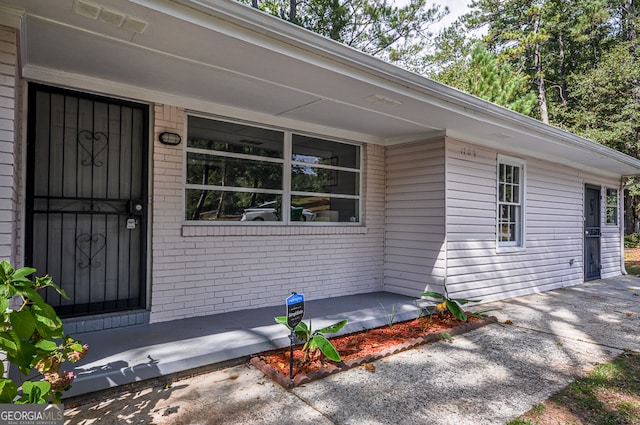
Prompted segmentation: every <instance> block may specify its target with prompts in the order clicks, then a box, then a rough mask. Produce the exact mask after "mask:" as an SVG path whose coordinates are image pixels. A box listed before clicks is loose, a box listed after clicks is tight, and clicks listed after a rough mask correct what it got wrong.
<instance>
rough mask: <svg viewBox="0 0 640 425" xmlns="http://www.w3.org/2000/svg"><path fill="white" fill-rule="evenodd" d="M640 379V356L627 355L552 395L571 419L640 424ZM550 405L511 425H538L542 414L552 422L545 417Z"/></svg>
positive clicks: (558, 408) (555, 405)
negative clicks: (639, 399) (639, 396)
mask: <svg viewBox="0 0 640 425" xmlns="http://www.w3.org/2000/svg"><path fill="white" fill-rule="evenodd" d="M639 376H640V355H638V354H636V353H623V354H621V355H620V356H618V357H617V358H615V359H614V360H613V361H612V362H610V363H605V364H602V365H599V366H597V367H596V368H595V369H594V370H593V372H591V373H590V374H589V375H587V376H584V377H579V378H578V379H576V380H575V381H574V382H572V383H570V384H569V385H567V386H566V387H565V388H564V389H562V390H560V391H559V392H557V393H556V394H554V395H553V396H551V397H550V401H551V402H552V403H553V408H554V410H555V411H561V412H566V413H565V415H566V416H567V417H569V416H571V417H575V418H586V419H588V423H590V424H599V425H600V424H601V425H605V424H607V425H608V424H616V425H617V424H638V423H640V404H639V403H638V397H637V395H638V394H640V379H639V378H638V377H639ZM546 403H547V402H544V403H540V404H536V405H535V406H533V408H532V409H531V410H530V411H529V412H527V413H526V414H525V415H523V416H524V417H520V418H517V419H514V420H512V421H510V422H508V423H507V425H535V424H537V423H538V422H536V420H538V418H539V416H540V415H543V416H542V418H544V419H548V418H547V417H545V416H544V412H545V410H546V406H547V405H548V404H546ZM525 418H532V419H533V420H529V419H525ZM542 418H540V419H542ZM542 423H543V422H542V421H541V422H540V424H542ZM544 423H548V422H544Z"/></svg>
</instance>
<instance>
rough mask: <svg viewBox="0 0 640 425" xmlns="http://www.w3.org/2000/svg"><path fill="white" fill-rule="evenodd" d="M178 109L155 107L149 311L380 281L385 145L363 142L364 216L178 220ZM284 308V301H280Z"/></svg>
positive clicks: (337, 290)
mask: <svg viewBox="0 0 640 425" xmlns="http://www.w3.org/2000/svg"><path fill="white" fill-rule="evenodd" d="M165 130H175V131H177V132H180V133H182V134H184V111H182V110H181V109H179V108H175V107H171V106H164V105H157V106H156V107H155V135H154V143H153V151H154V154H153V161H154V165H153V170H154V171H153V181H154V183H153V224H152V235H153V242H152V252H153V254H152V256H153V265H152V272H151V282H152V283H151V321H154V322H158V321H165V320H172V319H179V318H184V317H193V316H201V315H207V314H213V313H221V312H225V311H231V310H240V309H246V308H256V307H262V306H267V305H278V304H282V305H284V300H285V298H286V297H287V296H288V295H290V294H291V291H296V292H299V293H302V294H304V295H305V297H306V298H307V299H308V300H312V299H318V298H326V297H334V296H341V295H349V294H356V293H365V292H372V291H379V290H382V276H383V225H384V212H383V210H384V167H385V164H384V148H382V147H379V146H373V145H368V146H364V147H363V156H364V167H365V169H364V170H363V181H364V194H363V199H364V200H365V201H366V203H365V204H364V206H363V210H364V213H363V220H364V222H365V226H361V227H360V226H358V227H354V226H323V227H318V226H215V225H204V226H183V225H182V214H183V212H182V211H183V206H182V202H183V194H182V185H183V181H182V179H183V151H182V148H183V146H184V143H183V144H182V145H179V146H177V147H171V146H164V145H161V144H160V143H157V142H155V140H157V135H158V134H159V132H162V131H165ZM283 308H284V307H283Z"/></svg>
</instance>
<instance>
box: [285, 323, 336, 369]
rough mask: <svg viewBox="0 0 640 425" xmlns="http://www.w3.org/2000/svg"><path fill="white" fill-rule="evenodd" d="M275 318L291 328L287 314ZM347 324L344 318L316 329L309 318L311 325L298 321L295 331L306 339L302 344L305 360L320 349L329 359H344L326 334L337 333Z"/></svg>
mask: <svg viewBox="0 0 640 425" xmlns="http://www.w3.org/2000/svg"><path fill="white" fill-rule="evenodd" d="M275 320H276V322H277V323H280V324H282V325H285V326H286V327H287V328H288V329H291V328H289V325H287V318H286V317H285V316H278V317H276V318H275ZM346 324H347V321H346V320H342V321H340V322H337V323H334V324H333V325H330V326H327V327H324V328H322V329H318V330H316V331H314V330H312V329H311V320H309V326H307V324H306V323H304V322H300V323H298V325H297V326H296V327H295V329H294V330H293V332H294V333H295V334H296V336H297V337H298V338H300V339H301V340H303V341H305V343H304V345H303V346H302V351H303V352H304V361H305V362H306V361H307V360H308V359H309V358H310V356H314V355H315V354H316V353H317V351H318V350H319V351H320V352H321V353H322V354H324V355H325V356H326V357H327V358H328V359H329V360H333V361H334V362H340V361H342V357H340V353H338V350H336V347H334V346H333V344H332V343H331V342H330V341H329V340H328V339H327V337H326V336H325V334H332V333H336V332H338V331H339V330H340V329H342V328H343V327H344V325H346Z"/></svg>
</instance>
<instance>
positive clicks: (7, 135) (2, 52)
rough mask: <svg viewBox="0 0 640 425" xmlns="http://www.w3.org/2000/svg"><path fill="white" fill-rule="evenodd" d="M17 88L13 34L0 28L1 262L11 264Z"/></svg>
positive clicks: (13, 259)
mask: <svg viewBox="0 0 640 425" xmlns="http://www.w3.org/2000/svg"><path fill="white" fill-rule="evenodd" d="M16 85H17V83H16V32H15V30H13V29H11V28H6V27H0V199H2V201H1V202H0V260H8V261H10V262H12V263H14V264H15V262H16V245H17V244H16V240H17V239H16V238H17V214H16V208H17V207H16V205H17V200H18V199H17V197H18V192H17V188H18V187H19V186H18V184H19V181H18V178H19V174H18V173H19V171H18V166H17V165H18V164H17V161H16V157H17V156H16V149H17V147H16V140H17V139H18V137H17V125H16V118H17V117H16V114H17V112H16V111H17V105H18V102H17V89H16Z"/></svg>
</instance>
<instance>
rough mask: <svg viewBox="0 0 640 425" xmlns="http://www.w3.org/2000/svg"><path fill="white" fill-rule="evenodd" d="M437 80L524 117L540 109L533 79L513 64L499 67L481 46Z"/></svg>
mask: <svg viewBox="0 0 640 425" xmlns="http://www.w3.org/2000/svg"><path fill="white" fill-rule="evenodd" d="M435 78H436V79H437V80H438V81H440V82H442V83H445V84H448V85H450V86H453V87H456V88H458V89H460V90H462V91H465V92H467V93H470V94H473V95H475V96H478V97H480V98H482V99H485V100H488V101H489V102H493V103H496V104H498V105H501V106H504V107H506V108H509V109H511V110H514V111H516V112H520V113H521V114H524V115H530V114H531V112H532V111H533V109H534V108H535V106H536V102H537V99H536V95H535V93H533V92H532V91H531V88H530V86H529V79H528V77H527V76H526V75H525V74H522V73H518V72H516V71H515V70H514V69H513V67H512V66H511V65H510V64H509V63H503V64H498V62H497V57H496V55H494V54H492V53H490V52H489V51H488V50H487V49H486V47H485V46H484V45H483V44H481V43H477V44H476V45H475V46H474V47H473V48H472V50H471V52H470V56H469V58H468V59H463V60H462V61H459V62H457V63H454V64H452V65H451V66H449V67H448V68H446V69H445V70H443V71H442V72H441V73H439V74H437V75H435Z"/></svg>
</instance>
